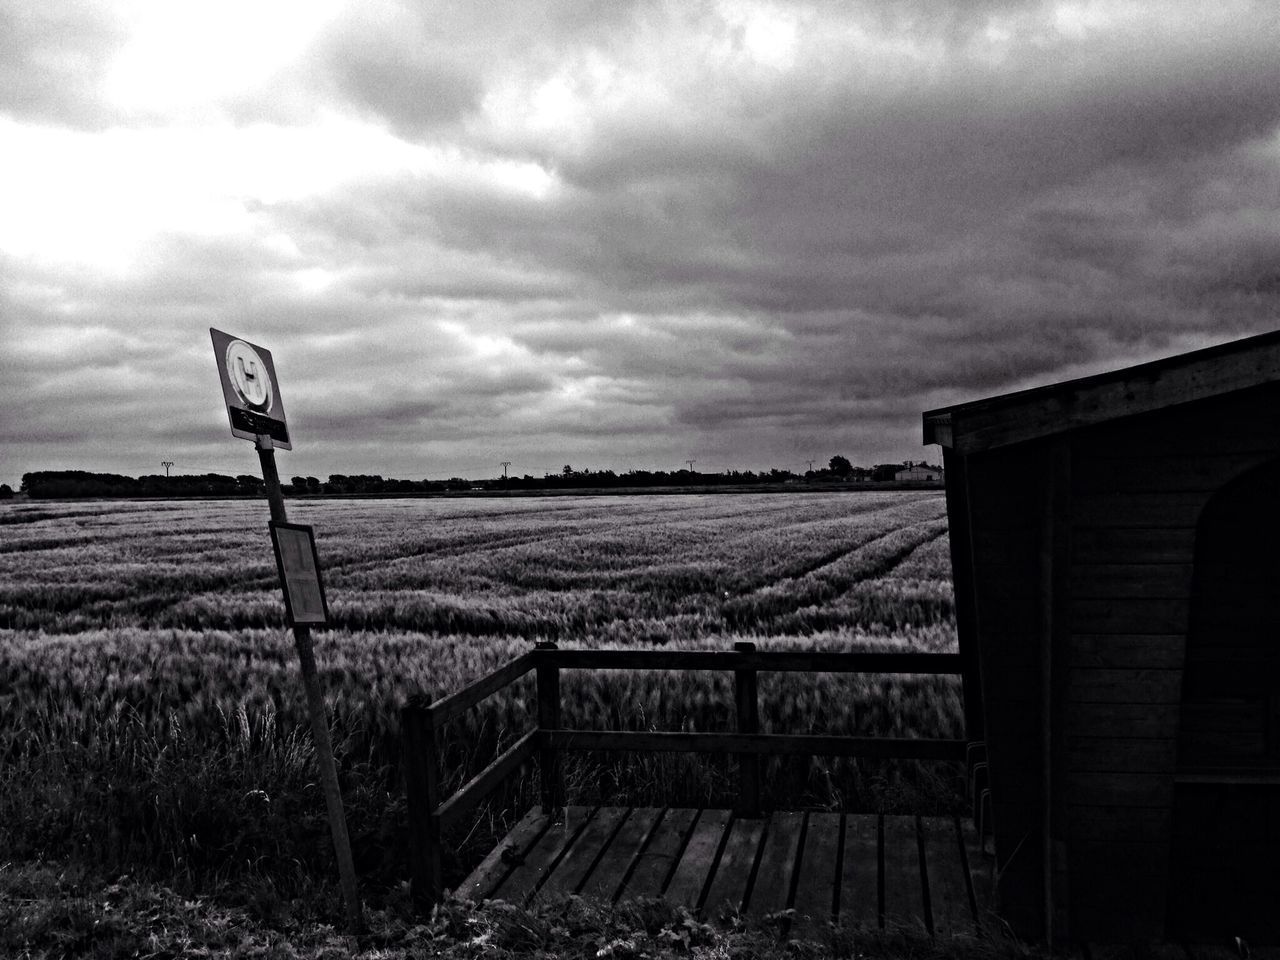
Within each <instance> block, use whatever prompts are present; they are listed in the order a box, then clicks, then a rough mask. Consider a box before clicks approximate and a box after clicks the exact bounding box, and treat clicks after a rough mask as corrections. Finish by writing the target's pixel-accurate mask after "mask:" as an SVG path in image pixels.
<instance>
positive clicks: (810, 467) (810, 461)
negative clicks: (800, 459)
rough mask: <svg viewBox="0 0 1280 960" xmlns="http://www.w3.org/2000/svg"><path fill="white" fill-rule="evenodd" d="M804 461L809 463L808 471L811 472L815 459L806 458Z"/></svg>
mask: <svg viewBox="0 0 1280 960" xmlns="http://www.w3.org/2000/svg"><path fill="white" fill-rule="evenodd" d="M805 463H807V464H808V465H809V472H810V473H813V465H814V464H815V463H817V461H816V460H806V461H805Z"/></svg>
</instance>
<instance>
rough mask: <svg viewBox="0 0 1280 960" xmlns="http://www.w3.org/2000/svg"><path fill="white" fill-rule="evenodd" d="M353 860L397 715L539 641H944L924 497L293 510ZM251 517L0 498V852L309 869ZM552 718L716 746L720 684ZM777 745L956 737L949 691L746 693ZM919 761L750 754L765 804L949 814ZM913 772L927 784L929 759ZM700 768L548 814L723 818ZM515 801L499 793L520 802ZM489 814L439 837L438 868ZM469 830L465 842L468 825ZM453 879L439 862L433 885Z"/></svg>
mask: <svg viewBox="0 0 1280 960" xmlns="http://www.w3.org/2000/svg"><path fill="white" fill-rule="evenodd" d="M289 509H290V515H291V519H293V520H295V521H298V522H303V523H311V524H314V525H315V527H316V537H317V547H318V550H319V553H320V558H321V562H322V566H323V568H324V578H325V587H326V592H327V593H328V598H329V605H330V611H331V614H332V618H333V621H334V626H333V628H332V629H330V630H327V631H320V632H318V633H317V634H316V644H317V657H318V660H319V663H320V671H321V681H322V685H323V686H324V689H325V692H326V699H327V701H328V704H329V708H330V715H331V723H332V726H333V730H334V739H335V745H336V748H337V751H338V759H339V764H340V767H341V770H342V774H343V784H344V792H345V794H346V800H347V804H348V816H349V818H350V821H351V827H352V834H353V841H354V844H355V847H356V853H357V860H358V866H359V867H360V868H361V869H362V871H363V872H364V873H365V874H366V875H368V874H385V875H386V876H387V877H388V878H392V877H394V876H397V875H398V876H399V877H400V878H403V876H404V875H405V874H404V871H403V865H402V861H401V860H400V857H402V855H403V854H402V846H403V843H402V840H403V830H404V824H403V820H404V814H403V808H402V801H401V800H400V799H399V795H400V785H399V781H398V771H399V737H398V708H399V707H400V706H402V705H403V704H404V703H405V701H406V700H407V698H408V697H409V696H411V695H412V694H414V693H419V692H421V693H426V694H428V695H430V696H438V695H441V694H443V693H447V692H449V691H451V690H454V689H457V688H459V687H460V686H462V685H463V684H465V683H466V682H468V681H469V680H472V679H474V678H476V677H478V676H480V675H482V674H483V673H485V672H487V671H488V670H490V669H492V668H493V667H496V666H498V665H500V664H501V663H502V662H504V661H505V660H507V659H509V658H510V657H512V656H514V655H516V654H517V653H519V652H522V651H523V650H526V649H528V648H529V646H530V645H531V644H532V643H533V642H535V641H538V640H553V641H556V642H557V643H560V644H562V645H583V646H619V645H645V646H654V645H658V646H662V645H667V646H669V647H680V648H723V647H727V646H729V645H731V644H732V643H733V642H734V641H737V640H744V639H746V640H752V641H755V642H756V643H757V644H758V645H759V646H761V647H762V648H781V647H794V646H804V647H810V648H818V649H829V650H845V649H917V650H928V651H946V650H950V649H953V648H954V643H955V631H954V616H953V606H952V593H951V583H950V561H949V555H948V546H947V538H946V517H945V506H944V502H943V498H942V496H941V494H939V493H934V492H923V493H922V492H879V491H877V492H858V493H833V494H821V493H812V494H803V495H799V494H797V495H778V494H760V495H754V494H743V495H714V494H708V495H686V496H641V497H580V498H579V497H555V498H527V499H432V500H421V499H406V500H359V501H340V500H325V501H320V500H312V501H308V500H299V501H291V502H290V505H289ZM266 522H267V507H266V504H265V502H262V501H217V502H212V501H210V502H199V501H197V502H183V503H176V502H172V501H166V502H156V503H138V502H66V503H45V502H27V503H16V504H10V505H5V506H2V507H0V847H6V848H8V849H11V850H13V851H15V852H16V853H17V854H18V855H26V856H35V855H42V854H47V855H53V854H60V855H62V854H71V855H83V856H87V857H92V858H94V859H95V860H96V861H105V862H110V863H119V864H122V865H130V864H132V865H135V866H136V865H141V866H143V867H146V868H148V869H153V870H160V871H170V872H173V871H177V872H179V873H183V872H185V873H187V874H189V875H195V876H209V875H213V876H233V875H235V876H241V875H244V874H246V873H248V874H255V875H256V874H261V875H262V876H269V877H272V878H273V879H276V880H278V879H279V878H280V877H281V876H282V875H290V876H293V877H294V878H295V879H296V880H298V882H300V883H301V882H303V879H304V878H305V877H306V876H308V875H310V874H311V873H312V872H322V871H323V870H324V869H325V867H324V864H325V862H326V858H327V857H328V856H329V854H328V848H327V843H328V839H327V834H326V832H325V828H324V822H323V804H322V803H321V801H320V799H319V796H318V793H317V789H316V786H315V783H314V777H313V774H312V757H311V752H310V751H311V744H310V736H309V733H308V731H307V725H306V720H305V712H304V707H303V704H302V698H301V692H300V684H299V683H298V680H297V677H296V667H295V663H294V661H295V657H294V653H293V649H292V639H291V636H290V635H289V634H288V632H287V631H286V630H285V629H284V622H283V605H282V603H281V600H280V594H279V586H278V583H277V578H276V572H275V564H274V560H273V558H272V556H271V550H270V544H269V540H268V537H267V530H266ZM563 690H564V714H565V722H566V723H567V724H568V725H571V726H581V727H596V728H601V727H611V728H630V729H676V730H678V729H686V730H715V729H729V728H730V727H731V724H732V712H733V697H732V689H731V677H729V676H720V675H715V674H682V673H676V672H667V671H652V672H643V673H641V672H636V673H629V672H625V673H624V672H600V673H591V674H585V673H567V674H566V676H565V678H564V681H563ZM760 699H761V719H762V722H763V724H764V727H765V729H766V730H773V731H778V732H793V733H804V732H830V733H859V734H866V735H882V736H894V735H898V736H911V735H917V736H931V737H938V736H941V737H957V736H959V735H960V729H961V719H960V717H961V710H960V698H959V686H958V680H955V679H953V678H949V677H936V678H935V677H893V678H889V677H866V676H858V677H836V676H830V675H813V676H810V675H797V674H777V675H768V674H766V675H762V677H761V682H760ZM533 711H534V707H533V704H532V702H531V696H530V688H529V686H528V685H527V683H526V685H525V686H516V687H513V688H509V689H508V690H507V691H504V692H502V693H499V694H497V695H495V696H493V697H491V698H489V700H487V701H486V702H485V703H484V704H483V705H482V706H481V707H479V708H477V709H476V710H474V711H472V713H471V714H469V715H468V716H466V717H464V718H462V719H460V720H458V721H456V722H455V723H454V724H453V725H452V726H451V728H450V730H449V731H448V735H447V738H446V741H447V742H446V744H445V748H444V749H445V768H446V771H447V772H448V774H449V775H450V777H451V780H452V782H453V783H458V782H460V781H461V780H462V779H463V778H465V777H467V776H469V775H470V774H472V773H474V772H475V771H476V770H477V769H478V768H479V767H480V766H483V764H484V763H486V762H487V761H488V760H489V759H490V758H491V757H492V756H493V755H494V753H495V751H496V750H499V749H501V748H502V746H503V745H504V744H506V743H508V742H509V741H511V740H512V739H514V738H516V737H518V736H519V735H520V734H522V733H523V732H524V730H525V729H527V728H528V727H529V726H530V725H531V723H532V720H531V714H532V712H533ZM926 766H927V765H919V764H905V763H903V764H897V765H892V764H890V765H885V764H881V765H879V766H875V765H871V764H867V763H865V762H862V763H859V762H855V761H851V760H850V761H840V762H836V761H829V760H824V759H821V758H816V759H814V760H813V761H812V762H810V761H788V762H787V764H786V765H783V763H782V762H781V761H773V763H772V766H771V768H769V774H770V776H769V782H770V783H771V784H772V786H771V787H770V791H771V793H770V799H771V801H772V802H773V803H775V804H778V805H796V806H835V805H842V806H846V807H849V808H858V807H861V808H880V809H890V808H894V807H895V806H896V807H901V806H903V805H915V806H919V805H921V804H924V805H932V806H934V807H936V806H938V805H945V804H947V803H954V801H955V796H954V790H953V786H954V784H953V781H952V780H951V779H949V778H948V775H947V774H945V773H943V774H938V773H936V772H930V771H932V768H930V771H925V769H924V768H925V767H926ZM934 766H937V765H934ZM730 772H731V767H730V766H729V765H728V763H727V762H716V761H710V762H709V761H707V760H706V759H700V758H697V757H693V756H665V755H664V756H657V757H647V758H636V757H622V756H612V755H610V756H605V757H584V758H582V760H581V761H580V762H579V763H577V764H576V765H575V766H574V767H572V768H571V769H570V771H569V789H570V799H571V800H578V801H583V802H585V801H590V800H596V799H598V800H609V799H623V798H625V799H629V800H632V801H634V802H651V803H664V802H668V803H706V804H712V803H715V804H720V803H727V802H729V792H730V791H731V787H732V781H731V779H730V777H729V773H730ZM528 795H529V785H528V784H527V783H526V784H524V785H523V786H522V785H520V784H517V785H515V786H514V787H513V788H512V790H510V791H508V793H507V794H506V796H505V798H504V802H505V803H506V804H508V805H509V806H515V805H518V804H519V803H521V802H524V801H525V800H526V799H527V797H528ZM510 812H511V811H509V810H505V809H501V808H500V807H495V808H493V809H490V810H489V811H487V812H486V814H485V816H486V817H488V818H489V820H488V826H487V827H485V826H484V824H481V825H480V826H479V827H477V829H476V830H475V831H473V834H472V835H470V836H460V837H457V838H454V840H455V846H456V847H457V848H458V850H459V851H460V854H459V855H460V856H461V857H462V860H463V861H465V859H466V858H467V856H468V851H471V852H474V848H475V844H477V843H480V842H482V840H483V838H484V837H486V836H491V835H492V831H493V830H497V829H500V827H501V823H502V822H504V819H505V818H506V817H507V816H508V815H509V813H510ZM486 830H487V831H488V832H487V833H486ZM455 869H460V867H455Z"/></svg>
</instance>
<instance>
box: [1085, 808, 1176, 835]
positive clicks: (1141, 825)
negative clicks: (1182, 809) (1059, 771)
mask: <svg viewBox="0 0 1280 960" xmlns="http://www.w3.org/2000/svg"><path fill="white" fill-rule="evenodd" d="M1067 809H1068V815H1067V819H1068V823H1069V825H1070V830H1071V839H1072V840H1073V841H1075V840H1118V841H1128V842H1135V841H1145V842H1151V843H1161V842H1165V843H1167V842H1168V840H1169V835H1170V831H1171V830H1172V829H1173V810H1172V808H1171V807H1115V806H1084V807H1079V806H1071V807H1068V808H1067Z"/></svg>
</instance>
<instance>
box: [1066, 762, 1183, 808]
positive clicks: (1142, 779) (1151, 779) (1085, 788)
mask: <svg viewBox="0 0 1280 960" xmlns="http://www.w3.org/2000/svg"><path fill="white" fill-rule="evenodd" d="M1066 789H1067V803H1068V804H1070V805H1072V806H1077V807H1079V806H1089V807H1101V806H1116V807H1167V806H1169V805H1170V804H1172V803H1173V771H1172V770H1169V771H1167V772H1165V773H1121V772H1107V773H1102V772H1096V773H1086V772H1080V771H1077V772H1075V773H1073V774H1072V776H1071V779H1070V781H1069V782H1068V783H1067V785H1066Z"/></svg>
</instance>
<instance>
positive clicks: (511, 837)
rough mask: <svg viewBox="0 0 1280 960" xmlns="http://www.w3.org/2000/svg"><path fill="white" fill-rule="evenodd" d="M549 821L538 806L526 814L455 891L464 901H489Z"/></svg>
mask: <svg viewBox="0 0 1280 960" xmlns="http://www.w3.org/2000/svg"><path fill="white" fill-rule="evenodd" d="M549 823H550V818H548V817H547V815H546V814H545V813H543V812H542V811H541V810H540V809H538V808H536V807H535V808H534V809H532V810H530V811H529V812H528V813H526V814H525V815H524V817H523V819H521V821H520V822H519V823H517V824H516V825H515V827H513V828H512V830H511V832H510V833H508V834H507V835H506V837H505V838H503V840H502V842H501V843H499V844H498V845H497V846H496V847H494V848H493V849H492V850H490V851H489V853H488V855H487V856H486V857H485V858H484V859H483V860H481V861H480V864H479V866H477V867H476V868H475V869H474V870H472V871H471V874H470V875H469V876H468V877H467V879H465V880H463V881H462V883H461V885H460V886H459V887H458V889H457V890H456V891H454V892H455V894H456V895H457V896H458V897H460V898H461V899H463V900H474V901H476V902H479V901H481V900H487V899H488V898H489V897H490V896H492V894H493V892H494V890H496V889H497V888H498V887H499V886H501V884H502V881H503V880H504V879H506V876H507V874H508V873H509V872H510V871H511V869H512V866H513V865H514V864H516V863H519V862H520V861H521V860H523V859H524V858H525V856H526V855H527V854H528V853H529V851H530V850H531V849H532V848H533V845H534V844H535V843H536V842H537V840H538V838H539V837H541V836H542V833H543V831H544V830H546V829H547V826H548V825H549Z"/></svg>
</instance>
